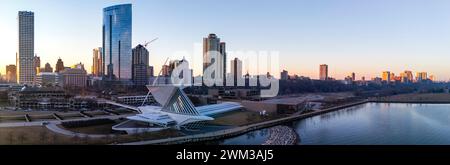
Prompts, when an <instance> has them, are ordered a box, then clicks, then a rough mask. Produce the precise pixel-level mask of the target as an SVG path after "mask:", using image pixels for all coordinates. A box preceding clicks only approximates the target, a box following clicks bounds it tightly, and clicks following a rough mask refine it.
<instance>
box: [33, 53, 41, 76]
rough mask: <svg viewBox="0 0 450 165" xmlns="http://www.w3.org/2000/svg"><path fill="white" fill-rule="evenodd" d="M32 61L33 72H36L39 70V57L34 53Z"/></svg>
mask: <svg viewBox="0 0 450 165" xmlns="http://www.w3.org/2000/svg"><path fill="white" fill-rule="evenodd" d="M33 62H34V73H36V74H38V73H39V72H40V70H41V58H40V57H39V56H37V55H35V56H34V59H33Z"/></svg>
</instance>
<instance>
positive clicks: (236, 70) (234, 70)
mask: <svg viewBox="0 0 450 165" xmlns="http://www.w3.org/2000/svg"><path fill="white" fill-rule="evenodd" d="M231 74H232V75H233V83H234V86H238V85H239V83H238V79H241V78H242V61H241V60H239V59H238V58H234V60H231ZM241 83H245V82H241ZM243 85H245V84H243Z"/></svg>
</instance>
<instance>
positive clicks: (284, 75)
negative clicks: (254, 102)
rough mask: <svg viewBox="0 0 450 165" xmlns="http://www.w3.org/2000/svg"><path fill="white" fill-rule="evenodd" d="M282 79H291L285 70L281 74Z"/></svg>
mask: <svg viewBox="0 0 450 165" xmlns="http://www.w3.org/2000/svg"><path fill="white" fill-rule="evenodd" d="M280 79H281V80H287V79H289V73H288V71H287V70H283V71H282V72H281V74H280Z"/></svg>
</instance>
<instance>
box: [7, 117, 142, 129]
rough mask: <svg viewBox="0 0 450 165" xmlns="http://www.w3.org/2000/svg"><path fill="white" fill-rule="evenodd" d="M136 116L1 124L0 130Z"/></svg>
mask: <svg viewBox="0 0 450 165" xmlns="http://www.w3.org/2000/svg"><path fill="white" fill-rule="evenodd" d="M132 115H134V114H124V115H115V116H98V117H91V118H81V119H68V120H51V121H32V122H14V123H0V128H2V127H3V128H4V127H30V126H42V125H44V124H43V123H47V124H56V125H57V124H61V122H70V121H88V120H95V119H111V120H116V119H119V118H125V117H128V116H132Z"/></svg>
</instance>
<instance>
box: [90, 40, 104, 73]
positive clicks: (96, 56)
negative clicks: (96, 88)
mask: <svg viewBox="0 0 450 165" xmlns="http://www.w3.org/2000/svg"><path fill="white" fill-rule="evenodd" d="M92 75H93V76H97V77H101V76H103V55H102V48H100V47H99V48H95V49H93V50H92Z"/></svg>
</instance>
